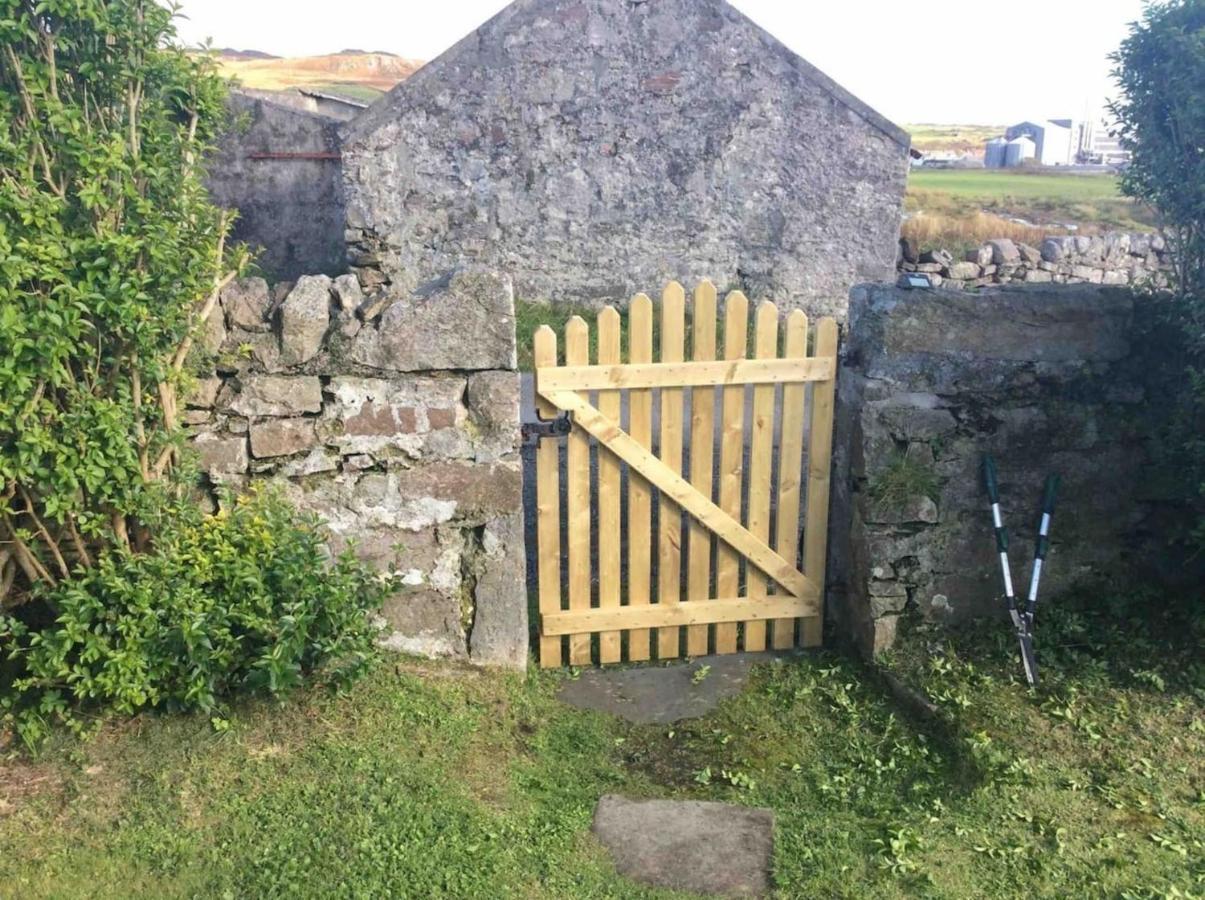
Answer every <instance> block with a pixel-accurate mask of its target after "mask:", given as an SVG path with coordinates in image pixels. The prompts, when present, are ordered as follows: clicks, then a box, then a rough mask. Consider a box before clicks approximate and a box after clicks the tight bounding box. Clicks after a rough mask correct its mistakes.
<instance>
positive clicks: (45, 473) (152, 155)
mask: <svg viewBox="0 0 1205 900" xmlns="http://www.w3.org/2000/svg"><path fill="white" fill-rule="evenodd" d="M172 16H173V13H172V11H171V10H169V9H167V8H165V7H164V6H161V5H160V4H158V3H156V2H153V0H44V2H38V3H34V2H32V0H0V347H2V348H3V353H2V354H0V607H4V606H8V607H12V606H16V605H18V604H19V603H21V602H23V601H24V600H26V599H28V598H29V597H31V596H32V592H33V590H34V587H35V585H37V584H39V583H49V584H55V583H58V582H59V581H63V580H66V579H68V578H70V577H71V576H72V574H73V573H74V572H75V571H76V570H77V569H87V568H89V567H91V566H93V565H94V564H95V563H96V562H97V560H98V558H99V557H100V556H101V555H102V554H103V553H104V552H105V551H106V550H107V549H108V548H113V547H116V548H119V549H123V550H124V549H127V548H129V547H131V546H133V547H135V548H136V549H144V548H146V547H147V546H148V545H149V544H150V543H151V541H152V540H153V538H154V535H152V534H150V533H149V532H148V530H147V529H146V528H145V527H144V526H145V521H146V517H147V516H148V515H149V513H148V510H153V509H154V508H155V507H156V506H157V505H158V504H159V503H161V502H162V500H161V498H160V497H159V496H158V495H159V491H160V485H161V484H162V483H163V482H164V481H165V480H167V479H168V477H169V476H170V474H171V471H172V469H173V467H174V465H175V463H176V462H177V456H178V447H179V444H180V440H181V430H180V428H179V424H178V415H177V396H178V393H179V390H180V388H181V386H182V385H183V383H184V382H185V381H186V379H187V373H186V371H185V370H186V366H185V362H186V359H187V358H188V355H189V350H190V347H191V344H192V335H193V334H194V333H195V332H196V330H197V327H198V325H199V324H200V323H201V322H203V321H204V320H205V319H206V318H207V316H208V314H209V311H211V310H212V309H213V305H214V303H215V302H216V299H217V292H218V289H219V288H220V286H221V285H222V284H223V283H224V282H225V281H226V280H227V279H229V278H232V277H233V276H234V274H235V270H236V269H237V268H238V267H239V265H240V264H241V263H240V260H241V254H240V253H237V252H234V251H232V250H231V249H230V248H227V247H226V244H225V235H226V232H227V230H228V226H229V217H228V216H227V215H226V214H225V213H223V212H222V211H221V210H219V209H217V208H216V207H214V206H213V205H212V204H211V203H210V201H209V198H208V196H207V194H206V192H205V187H204V184H203V176H204V162H205V158H206V154H207V152H208V150H209V149H210V147H211V145H212V141H213V140H214V138H215V136H216V135H217V133H218V130H219V129H220V128H221V127H222V126H223V125H224V123H225V120H226V113H225V106H224V102H223V100H224V95H225V87H224V83H223V82H222V80H221V79H220V77H219V76H218V75H217V73H216V71H215V69H214V64H213V61H212V60H211V59H209V58H208V57H205V56H193V55H190V54H188V53H186V52H184V50H183V49H181V48H179V47H177V46H175V45H174V44H173V38H174V27H173V24H172Z"/></svg>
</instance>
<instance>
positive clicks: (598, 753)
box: [0, 609, 1205, 898]
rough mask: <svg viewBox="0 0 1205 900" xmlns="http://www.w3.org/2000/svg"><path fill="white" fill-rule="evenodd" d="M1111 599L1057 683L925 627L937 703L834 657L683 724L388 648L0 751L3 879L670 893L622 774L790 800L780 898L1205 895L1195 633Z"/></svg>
mask: <svg viewBox="0 0 1205 900" xmlns="http://www.w3.org/2000/svg"><path fill="white" fill-rule="evenodd" d="M1114 614H1116V611H1115V610H1113V609H1100V610H1096V611H1094V612H1093V613H1091V614H1089V613H1085V612H1066V613H1059V614H1056V615H1048V616H1046V619H1045V620H1044V622H1043V626H1044V627H1043V630H1042V633H1041V636H1042V641H1041V645H1040V648H1039V652H1040V653H1041V654H1042V657H1043V661H1044V663H1045V665H1046V680H1045V682H1044V684H1043V686H1042V687H1041V688H1040V689H1039V690H1037V691H1033V692H1031V691H1028V690H1026V689H1025V688H1024V687H1023V686H1022V685H1021V684H1018V682H1017V669H1018V666H1017V664H1016V662H1015V661H1014V659H1013V654H1012V647H1011V643H1012V638H1011V636H1010V635H1009V634H1008V633H1007V629H1006V628H1005V627H1004V626H1003V624H999V625H998V626H996V627H992V628H988V629H983V630H980V631H978V632H973V633H965V634H958V635H954V636H952V637H949V638H947V637H945V636H939V635H938V634H937V633H933V632H923V631H915V632H914V633H912V634H910V635H909V636H908V637H907V640H906V646H905V649H903V650H902V651H900V652H899V653H897V654H896V655H895V657H894V658H893V659H891V660H889V664H890V665H892V666H894V667H895V668H896V670H897V671H898V672H899V673H900V675H901V677H903V678H904V679H906V680H907V681H909V682H910V683H911V684H913V685H915V686H917V687H918V688H919V689H920V690H922V691H924V692H926V693H927V694H928V695H929V697H930V698H932V699H933V700H934V702H935V703H936V704H937V705H938V706H939V707H940V709H941V715H940V717H939V718H937V719H933V720H926V721H915V720H913V719H910V718H909V716H908V715H907V714H906V713H905V712H904V711H903V710H902V709H901V708H899V707H898V706H896V705H895V703H894V702H893V701H892V699H891V698H890V695H889V694H887V693H885V692H884V691H883V690H882V689H881V688H880V687H879V682H878V681H877V679H876V678H874V677H873V676H872V675H871V674H870V673H868V672H867V671H866V670H865V669H863V668H862V667H861V666H860V665H859V664H857V663H855V662H852V661H850V660H849V659H847V658H845V657H843V656H840V655H836V654H831V653H824V654H815V655H808V656H803V657H800V658H796V659H791V660H788V661H785V662H781V663H774V664H770V665H767V666H765V667H763V668H762V669H760V670H759V671H758V672H757V674H756V675H755V677H754V680H753V682H752V684H751V685H750V687H749V688H748V690H747V691H746V692H745V693H744V694H743V695H742V696H740V697H737V698H734V699H732V700H729V701H727V702H726V704H725V705H723V706H722V707H721V708H720V709H719V710H718V711H717V712H716V713H714V714H713V715H711V716H709V717H707V718H705V719H700V720H696V721H693V722H689V723H684V724H681V725H679V726H677V727H674V728H667V727H654V726H640V727H637V726H628V725H625V724H623V723H622V722H619V721H617V720H613V719H611V718H608V717H604V716H601V715H596V714H590V713H584V712H579V711H575V710H572V709H569V708H567V707H563V706H562V705H560V704H559V703H558V702H557V701H556V700H555V699H554V691H555V689H556V686H557V684H558V683H559V680H560V679H562V678H567V677H573V676H572V673H552V674H548V673H544V674H539V673H533V674H530V675H529V676H527V677H526V678H523V677H517V676H504V675H497V674H489V673H480V672H476V671H470V670H466V669H462V668H459V667H456V666H454V665H444V664H435V663H420V662H415V661H404V660H403V661H399V660H396V659H392V658H390V659H388V660H386V661H384V662H383V663H381V664H380V665H379V666H378V667H377V669H376V670H375V672H374V673H373V674H372V675H370V676H369V677H368V678H367V679H366V680H364V681H362V682H361V683H360V684H359V685H357V686H356V687H354V688H353V689H352V690H351V691H350V692H348V693H346V694H345V695H342V696H334V695H330V694H328V693H325V692H322V691H317V690H314V691H308V692H303V693H301V694H299V695H297V696H295V697H294V698H293V699H292V700H291V701H289V702H288V703H286V704H284V705H282V706H276V705H271V706H270V705H264V704H258V703H249V704H246V705H242V706H239V707H238V708H236V709H234V710H231V711H228V712H227V713H226V715H225V717H224V718H222V719H219V720H217V729H215V727H214V725H213V724H211V722H210V721H208V720H206V719H203V718H200V717H192V718H173V717H150V716H145V717H141V718H139V719H136V720H134V721H129V722H122V723H110V724H108V725H106V726H105V727H104V728H103V729H102V731H101V732H100V734H99V735H98V736H97V737H96V738H95V739H93V740H92V741H90V742H87V743H83V744H77V743H74V742H72V741H68V740H67V739H63V740H62V741H61V742H60V743H58V744H57V745H56V746H54V747H52V748H50V749H48V750H47V751H46V752H45V753H44V754H43V756H42V757H41V758H39V759H37V760H34V761H32V762H31V761H24V760H20V759H15V758H14V759H10V760H9V761H8V762H6V763H4V764H3V765H0V885H3V886H4V887H3V890H2V891H0V893H3V895H4V896H5V897H6V898H24V897H77V896H89V897H130V896H135V895H141V896H154V897H201V896H203V897H268V896H297V897H324V898H325V897H383V896H398V897H424V898H425V897H491V898H492V897H548V898H578V897H656V896H670V895H668V894H664V893H657V892H650V891H644V890H642V889H640V888H638V887H637V886H635V885H633V884H631V883H628V882H625V881H624V880H622V879H620V878H619V877H618V876H617V875H616V874H615V873H614V871H613V870H612V869H611V868H610V866H609V864H608V862H607V860H606V859H605V857H604V856H603V854H602V853H601V852H600V851H599V849H598V848H597V847H596V845H595V844H594V843H593V840H592V838H591V837H590V834H589V826H590V818H591V812H592V809H593V805H594V802H595V800H596V799H597V798H598V796H599V795H600V794H603V793H607V792H623V793H625V794H627V795H631V796H642V797H683V798H706V799H717V800H726V801H731V802H736V803H743V804H750V805H756V806H769V807H771V808H773V809H774V811H775V813H776V816H777V833H776V842H775V860H774V867H775V873H774V876H775V881H776V884H777V888H778V891H779V896H782V897H851V898H852V897H859V898H861V897H904V896H927V897H950V898H965V897H1097V896H1099V897H1195V896H1201V894H1202V892H1203V891H1205V770H1203V768H1202V759H1203V758H1205V704H1203V700H1205V676H1203V673H1202V663H1201V660H1200V658H1199V646H1196V645H1194V644H1193V635H1192V634H1191V632H1187V631H1186V629H1185V628H1184V627H1183V626H1180V625H1178V624H1177V623H1176V622H1174V621H1172V620H1170V619H1168V618H1167V614H1166V613H1162V612H1158V611H1156V612H1155V616H1156V617H1157V622H1156V628H1155V630H1154V633H1145V632H1143V631H1142V629H1141V628H1139V627H1138V626H1137V625H1135V624H1134V620H1133V619H1132V618H1130V617H1129V616H1128V614H1127V613H1126V612H1125V611H1124V610H1123V611H1121V613H1120V615H1119V616H1118V618H1117V619H1116V622H1117V624H1116V625H1113V624H1111V622H1112V621H1113V618H1112V616H1113V615H1114ZM1159 617H1162V618H1159ZM1165 635H1172V637H1171V638H1168V637H1166V636H1165ZM1176 635H1179V637H1178V638H1177V637H1175V636H1176ZM1197 638H1198V639H1199V634H1198V635H1197ZM1194 646H1195V649H1194ZM1194 654H1195V655H1194Z"/></svg>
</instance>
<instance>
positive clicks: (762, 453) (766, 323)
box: [745, 303, 778, 653]
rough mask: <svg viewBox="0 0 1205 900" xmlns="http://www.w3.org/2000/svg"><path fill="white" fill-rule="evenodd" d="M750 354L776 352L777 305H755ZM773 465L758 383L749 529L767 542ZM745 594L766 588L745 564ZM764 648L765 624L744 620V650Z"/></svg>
mask: <svg viewBox="0 0 1205 900" xmlns="http://www.w3.org/2000/svg"><path fill="white" fill-rule="evenodd" d="M753 355H754V356H756V357H757V358H758V359H770V358H772V357H775V356H777V355H778V307H776V306H775V305H774V304H773V303H762V304H760V305H759V306H758V307H757V327H756V329H755V331H754V338H753ZM773 464H774V385H772V384H759V385H757V386H756V387H755V388H754V389H753V421H752V424H751V426H750V436H749V525H748V528H749V531H750V532H752V533H753V534H755V535H756V536H757V537H759V538H761V539H762V540H763V541H766V542H767V543H769V540H770V499H771V497H770V494H771V485H770V477H771V471H772V467H773ZM745 582H746V586H745V596H747V597H749V598H750V599H751V600H753V601H754V602H756V601H758V600H761V599H763V598H765V597H766V596H767V595H768V593H769V591H768V584H767V582H766V576H765V575H763V574H762V573H761V572H758V571H756V570H755V569H754V568H753V567H752V566H750V567H748V570H747V572H746V574H745ZM765 649H766V623H765V621H764V620H762V619H757V620H754V619H750V620H749V621H747V622H746V623H745V650H746V651H749V652H753V653H756V652H759V651H761V650H765Z"/></svg>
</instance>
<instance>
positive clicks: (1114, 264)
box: [897, 231, 1171, 289]
mask: <svg viewBox="0 0 1205 900" xmlns="http://www.w3.org/2000/svg"><path fill="white" fill-rule="evenodd" d="M897 269H898V270H899V271H900V272H919V273H922V275H924V276H925V277H927V278H928V280H929V284H930V287H934V288H937V287H945V288H953V289H958V288H984V287H988V286H992V284H1018V283H1023V284H1110V286H1121V284H1130V286H1138V287H1153V288H1164V287H1166V286H1168V273H1169V272H1170V270H1171V258H1170V255H1169V251H1168V245H1166V241H1164V239H1163V236H1162V235H1156V234H1129V233H1123V231H1116V233H1110V234H1105V235H1093V236H1086V235H1074V236H1060V237H1047V239H1046V240H1045V241H1042V243H1041V246H1040V247H1031V246H1029V245H1028V243H1018V242H1016V241H1012V240H1010V239H1007V237H1003V239H998V240H993V241H987V242H986V243H983V245H981V246H980V247H976V248H974V249H971V251H968V252H966V254H965V257H964V258H963V259H960V260H959V259H957V258H956V257H954V254H952V253H950V252H948V251H945V249H930V251H925V252H924V253H919V254H918V253H917V252H916V249H915V248H913V247H912V246H911V245H910V243H909V242H907V240H904V239H901V240H900V255H899V259H898V261H897Z"/></svg>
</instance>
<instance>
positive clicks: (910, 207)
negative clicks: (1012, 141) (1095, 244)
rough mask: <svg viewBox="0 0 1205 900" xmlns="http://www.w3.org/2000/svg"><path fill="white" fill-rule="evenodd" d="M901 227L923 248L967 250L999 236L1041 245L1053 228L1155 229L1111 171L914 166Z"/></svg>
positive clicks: (1151, 216)
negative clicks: (1087, 172)
mask: <svg viewBox="0 0 1205 900" xmlns="http://www.w3.org/2000/svg"><path fill="white" fill-rule="evenodd" d="M904 208H905V210H906V212H907V213H908V219H907V221H905V223H904V226H903V229H902V232H903V235H904V236H905V237H907V238H909V239H910V240H912V241H914V242H915V243H916V244H917V245H919V246H920V247H921V248H930V247H944V248H946V249H947V250H951V251H955V252H961V251H962V250H964V249H967V248H969V247H974V246H978V245H979V244H980V243H982V242H983V241H986V240H990V239H992V238H1012V239H1014V240H1019V241H1024V242H1026V243H1030V244H1034V245H1036V244H1037V243H1039V242H1040V241H1041V240H1042V238H1043V237H1045V236H1046V235H1048V234H1067V233H1071V232H1074V233H1077V234H1096V233H1099V232H1102V231H1111V230H1121V231H1150V230H1152V229H1153V228H1154V227H1155V219H1154V214H1153V212H1152V211H1151V210H1150V209H1149V208H1148V207H1147V206H1145V205H1144V204H1141V203H1138V202H1136V201H1134V200H1131V199H1129V198H1128V197H1125V196H1123V195H1122V193H1121V189H1120V185H1119V182H1118V180H1117V178H1116V177H1114V176H1112V175H1089V174H1072V173H1070V172H1057V171H1051V170H1049V169H1045V170H1043V169H1038V170H1033V171H1015V170H1011V171H994V170H983V169H915V170H913V171H912V173H911V174H910V175H909V178H908V193H907V196H906V197H905V200H904Z"/></svg>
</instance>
